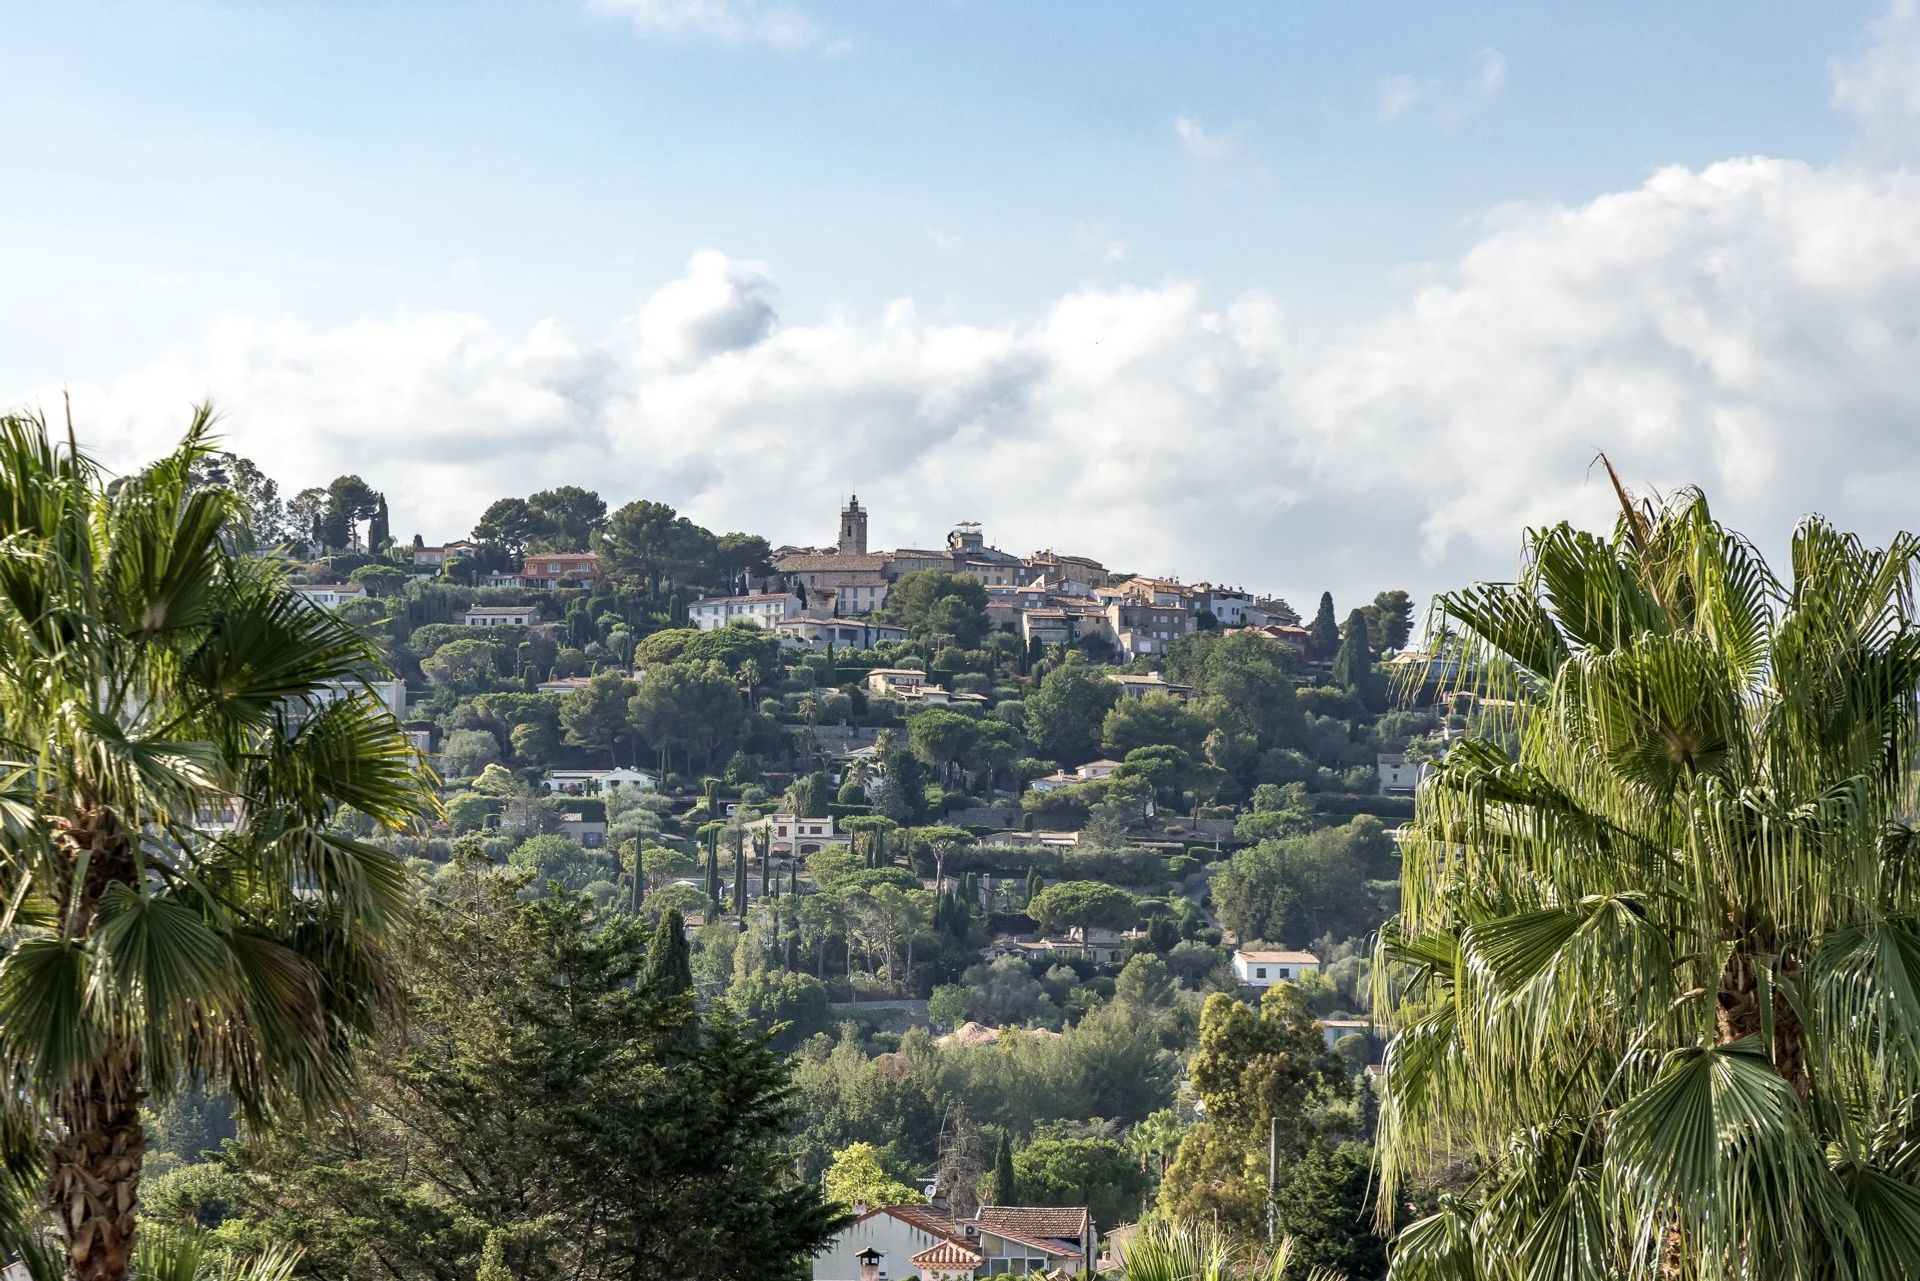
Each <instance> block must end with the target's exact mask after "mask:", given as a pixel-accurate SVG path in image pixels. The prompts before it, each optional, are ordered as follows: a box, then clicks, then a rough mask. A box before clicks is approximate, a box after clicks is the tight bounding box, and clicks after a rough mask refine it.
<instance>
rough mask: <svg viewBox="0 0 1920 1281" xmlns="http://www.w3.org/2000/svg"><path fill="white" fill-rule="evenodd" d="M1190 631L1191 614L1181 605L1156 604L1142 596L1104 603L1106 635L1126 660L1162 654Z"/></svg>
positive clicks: (1113, 599) (1191, 625)
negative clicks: (1123, 654)
mask: <svg viewBox="0 0 1920 1281" xmlns="http://www.w3.org/2000/svg"><path fill="white" fill-rule="evenodd" d="M1192 630H1193V613H1192V611H1191V610H1190V609H1189V608H1188V607H1187V606H1186V605H1184V604H1177V603H1166V604H1163V603H1160V602H1157V601H1154V600H1151V599H1147V598H1146V597H1145V596H1144V595H1127V596H1122V597H1117V598H1109V599H1108V600H1107V631H1108V632H1109V633H1111V635H1112V639H1113V643H1114V644H1116V645H1118V646H1119V647H1120V649H1121V650H1122V651H1123V652H1124V653H1125V654H1126V655H1127V656H1128V657H1129V658H1140V657H1143V656H1146V655H1150V654H1164V653H1166V652H1167V646H1168V645H1170V644H1171V643H1173V642H1174V641H1177V640H1179V639H1180V638H1181V637H1182V636H1185V635H1186V634H1187V633H1188V632H1191V631H1192Z"/></svg>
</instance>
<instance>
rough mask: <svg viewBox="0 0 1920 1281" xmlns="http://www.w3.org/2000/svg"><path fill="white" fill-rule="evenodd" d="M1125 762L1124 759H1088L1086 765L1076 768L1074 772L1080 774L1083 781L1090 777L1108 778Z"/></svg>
mask: <svg viewBox="0 0 1920 1281" xmlns="http://www.w3.org/2000/svg"><path fill="white" fill-rule="evenodd" d="M1125 763H1126V762H1124V761H1110V760H1098V761H1088V762H1087V763H1086V764H1085V765H1082V766H1081V767H1080V768H1078V769H1076V770H1075V771H1074V773H1075V774H1078V775H1079V776H1080V778H1081V780H1082V781H1083V782H1084V781H1085V780H1087V779H1090V778H1106V777H1108V776H1109V775H1111V774H1112V773H1113V772H1114V771H1115V770H1117V769H1119V768H1120V767H1121V766H1122V765H1123V764H1125Z"/></svg>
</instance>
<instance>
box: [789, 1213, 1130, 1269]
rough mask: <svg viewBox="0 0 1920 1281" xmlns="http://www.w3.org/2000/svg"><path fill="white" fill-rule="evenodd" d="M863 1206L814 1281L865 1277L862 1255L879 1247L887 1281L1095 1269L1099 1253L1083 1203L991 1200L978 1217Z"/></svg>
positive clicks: (818, 1262)
mask: <svg viewBox="0 0 1920 1281" xmlns="http://www.w3.org/2000/svg"><path fill="white" fill-rule="evenodd" d="M855 1209H856V1211H858V1213H857V1214H856V1215H855V1217H854V1220H853V1223H852V1224H851V1225H850V1226H849V1227H848V1228H847V1229H846V1231H844V1232H842V1233H841V1234H840V1235H839V1236H838V1237H835V1238H834V1240H833V1243H832V1244H831V1245H829V1246H828V1247H827V1248H826V1249H825V1250H824V1251H822V1252H821V1253H820V1254H818V1255H816V1256H815V1257H814V1260H813V1276H814V1281H859V1278H860V1262H859V1259H858V1257H857V1256H858V1255H859V1254H860V1253H861V1252H862V1251H863V1250H875V1251H878V1252H879V1254H880V1256H881V1258H880V1269H879V1275H880V1279H881V1281H904V1278H907V1277H922V1278H926V1279H927V1281H972V1279H973V1278H975V1277H1004V1276H1012V1277H1024V1276H1026V1275H1027V1274H1028V1273H1029V1272H1035V1271H1046V1272H1063V1273H1067V1274H1069V1275H1071V1274H1075V1273H1080V1272H1086V1273H1088V1274H1089V1275H1091V1273H1092V1271H1093V1266H1094V1261H1095V1258H1096V1256H1097V1254H1098V1247H1099V1243H1098V1240H1097V1239H1096V1237H1095V1233H1094V1228H1093V1221H1092V1219H1091V1218H1090V1217H1089V1216H1088V1214H1087V1211H1086V1210H1085V1208H1083V1207H1063V1206H1014V1205H986V1206H981V1207H980V1212H979V1213H978V1214H976V1215H974V1216H973V1217H972V1218H970V1219H956V1218H951V1217H949V1216H947V1215H945V1214H943V1213H941V1212H940V1211H939V1210H936V1209H935V1208H933V1207H932V1206H928V1205H884V1206H880V1207H878V1208H875V1209H872V1210H860V1208H859V1207H857V1206H856V1207H855Z"/></svg>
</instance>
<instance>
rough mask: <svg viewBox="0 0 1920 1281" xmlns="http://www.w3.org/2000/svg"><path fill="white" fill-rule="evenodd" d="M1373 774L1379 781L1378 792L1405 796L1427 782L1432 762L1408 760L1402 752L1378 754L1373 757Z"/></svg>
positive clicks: (1431, 769) (1431, 770)
mask: <svg viewBox="0 0 1920 1281" xmlns="http://www.w3.org/2000/svg"><path fill="white" fill-rule="evenodd" d="M1373 759H1374V765H1373V768H1374V772H1375V773H1376V774H1377V775H1378V776H1379V779H1380V790H1381V791H1382V792H1386V793H1389V794H1394V793H1398V794H1401V795H1407V794H1410V793H1413V792H1417V791H1419V790H1420V784H1422V783H1424V782H1426V781H1427V776H1428V775H1430V774H1432V773H1433V762H1432V761H1416V760H1409V759H1407V756H1406V754H1405V753H1404V752H1380V753H1378V754H1377V755H1375V757H1374V758H1373Z"/></svg>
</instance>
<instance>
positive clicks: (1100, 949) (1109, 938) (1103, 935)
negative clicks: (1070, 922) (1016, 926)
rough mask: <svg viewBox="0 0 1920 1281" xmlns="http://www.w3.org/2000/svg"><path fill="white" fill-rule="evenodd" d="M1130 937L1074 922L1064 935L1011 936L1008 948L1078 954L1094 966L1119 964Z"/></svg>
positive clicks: (1026, 952)
mask: <svg viewBox="0 0 1920 1281" xmlns="http://www.w3.org/2000/svg"><path fill="white" fill-rule="evenodd" d="M1131 943H1132V939H1131V938H1129V937H1128V936H1127V935H1125V934H1122V933H1121V932H1120V931H1118V930H1103V929H1100V928H1098V927H1095V928H1093V929H1087V928H1086V927H1084V926H1079V925H1076V926H1074V927H1073V928H1072V929H1070V930H1068V931H1067V935H1066V937H1065V938H1042V939H1032V940H1027V939H1014V940H1013V941H1012V945H1011V946H1012V950H1013V952H1014V953H1015V954H1017V955H1020V956H1024V957H1027V958H1029V959H1032V958H1035V957H1041V958H1044V957H1049V956H1078V957H1081V958H1083V959H1085V960H1088V961H1091V962H1093V963H1094V964H1095V965H1122V964H1125V962H1126V959H1127V949H1128V947H1129V946H1130V944H1131Z"/></svg>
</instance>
